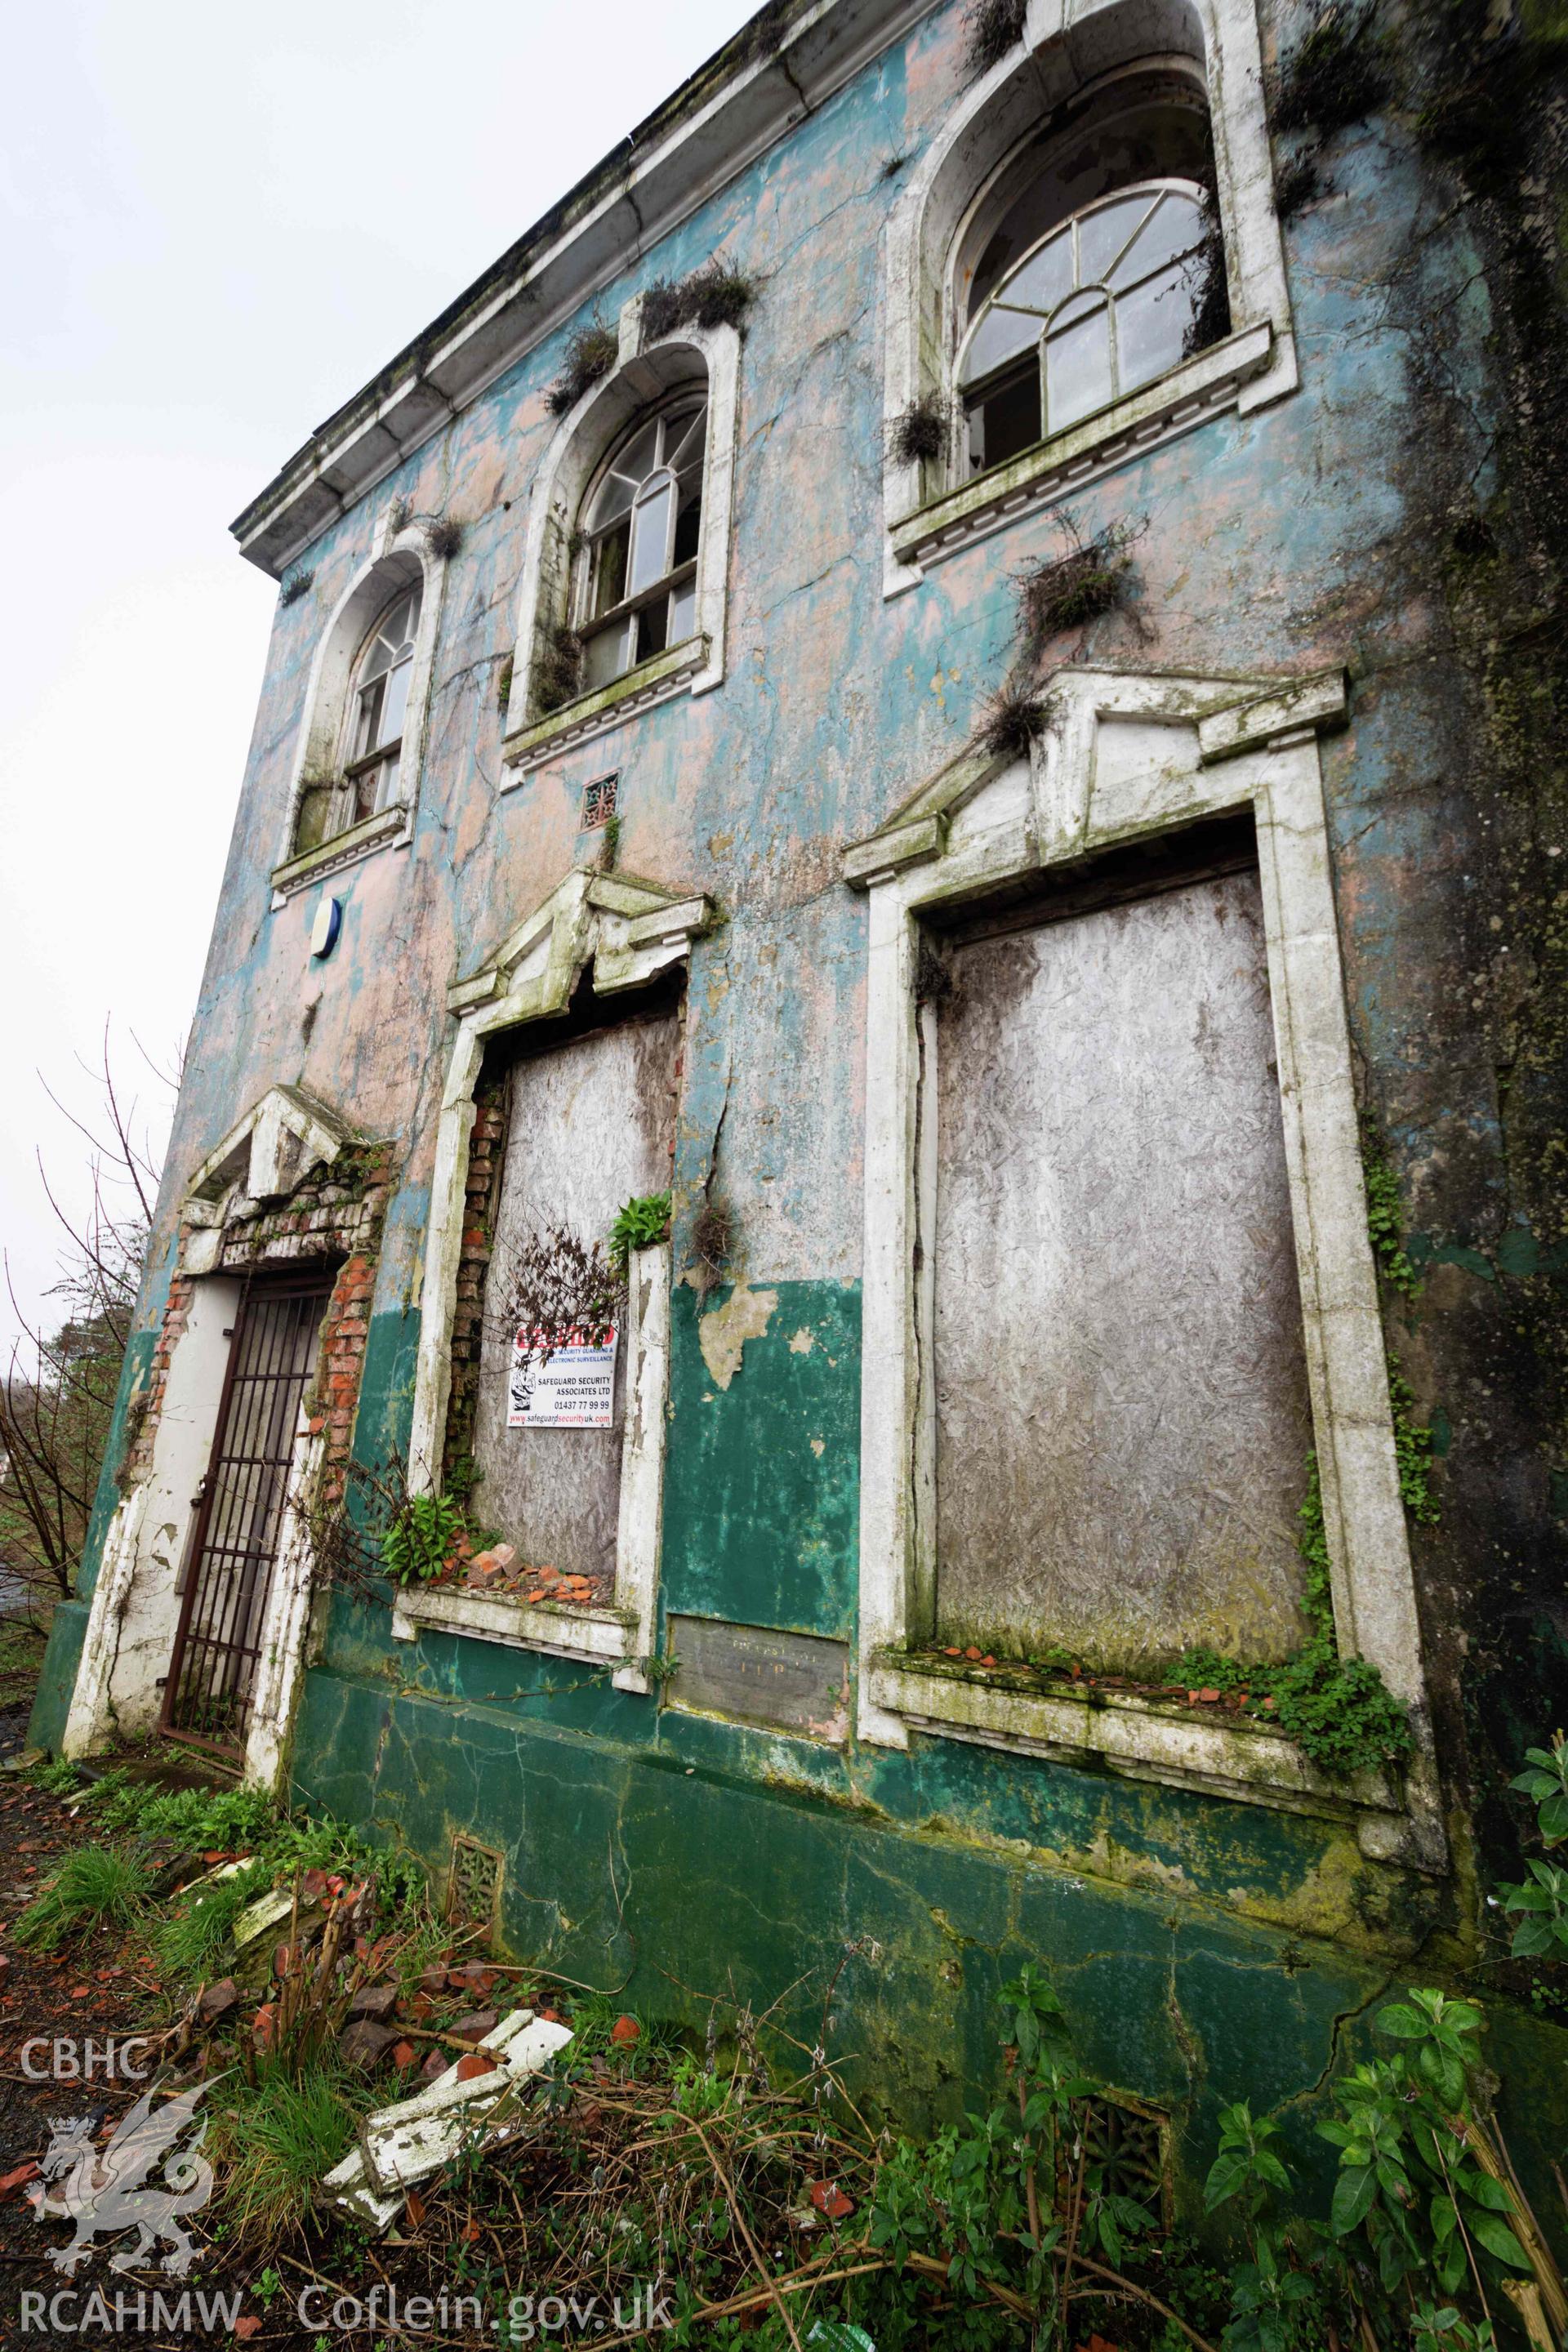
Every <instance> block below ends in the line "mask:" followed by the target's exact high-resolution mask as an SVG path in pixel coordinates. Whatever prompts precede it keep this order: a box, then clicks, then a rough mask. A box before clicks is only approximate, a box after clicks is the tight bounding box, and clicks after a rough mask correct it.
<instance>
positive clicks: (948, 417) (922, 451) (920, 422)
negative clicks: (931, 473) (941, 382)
mask: <svg viewBox="0 0 1568 2352" xmlns="http://www.w3.org/2000/svg"><path fill="white" fill-rule="evenodd" d="M951 424H952V404H951V402H949V401H945V400H943V399H942V398H941V397H940V396H939V395H938V394H936V393H934V392H927V393H922V394H921V397H920V399H919V400H911V401H910V404H909V406H908V407H907V408H906V409H905V410H904V411H903V413H902V415H899V416H895V417H894V419H893V421H892V423H891V424H890V425H889V427H888V455H889V457H890V458H891V459H892V461H893V463H894V465H895V466H919V465H921V464H923V463H924V462H925V461H926V460H927V459H929V458H932V457H941V456H942V451H943V450H944V449H945V448H946V447H947V436H948V430H949V427H950V425H951Z"/></svg>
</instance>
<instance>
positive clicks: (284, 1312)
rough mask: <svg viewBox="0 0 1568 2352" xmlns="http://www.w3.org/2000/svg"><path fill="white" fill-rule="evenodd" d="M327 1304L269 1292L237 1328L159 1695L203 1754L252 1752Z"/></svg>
mask: <svg viewBox="0 0 1568 2352" xmlns="http://www.w3.org/2000/svg"><path fill="white" fill-rule="evenodd" d="M330 1296H331V1293H330V1290H329V1287H328V1286H327V1284H326V1283H325V1282H324V1281H323V1280H322V1279H321V1276H310V1278H309V1279H308V1280H301V1281H300V1282H289V1283H278V1282H268V1283H267V1284H266V1285H265V1286H261V1285H258V1286H257V1287H256V1288H255V1289H252V1290H247V1292H246V1293H245V1294H244V1296H243V1297H242V1298H241V1300H240V1304H239V1312H238V1314H237V1317H236V1319H235V1325H234V1338H233V1340H232V1341H231V1343H230V1347H229V1355H228V1369H227V1370H226V1373H225V1375H224V1385H223V1395H222V1397H221V1398H220V1400H219V1402H218V1415H217V1429H216V1435H215V1437H214V1440H213V1451H212V1459H211V1461H210V1462H209V1464H208V1465H207V1474H206V1476H205V1479H204V1481H203V1486H202V1500H201V1504H200V1507H199V1508H198V1512H197V1516H196V1524H195V1528H194V1530H193V1533H192V1541H191V1548H190V1551H189V1553H188V1555H187V1565H186V1570H185V1585H184V1597H183V1599H182V1602H181V1607H180V1620H179V1625H178V1628H177V1630H176V1632H175V1634H174V1654H173V1655H172V1656H171V1658H170V1660H169V1674H168V1680H167V1682H166V1684H165V1685H164V1692H163V1729H164V1730H165V1731H168V1732H172V1733H174V1735H175V1736H176V1737H177V1738H181V1739H190V1740H195V1741H196V1742H198V1743H199V1744H200V1745H201V1746H203V1747H207V1748H226V1749H237V1748H241V1747H243V1745H244V1742H245V1736H246V1731H247V1727H248V1722H249V1716H250V1702H251V1695H252V1692H253V1690H254V1688H255V1683H256V1668H257V1663H258V1659H259V1657H260V1654H261V1629H262V1625H263V1623H264V1622H265V1620H266V1615H267V1603H268V1598H269V1597H270V1594H271V1591H272V1571H273V1568H274V1566H275V1564H276V1561H277V1558H278V1538H279V1530H280V1528H281V1525H282V1518H283V1502H284V1497H285V1495H286V1493H287V1490H288V1485H289V1468H290V1465H291V1464H292V1462H293V1457H294V1436H295V1432H296V1430H297V1428H298V1425H299V1419H300V1399H301V1397H302V1396H303V1395H304V1393H305V1389H306V1386H307V1384H308V1383H309V1381H310V1375H311V1373H312V1371H313V1370H314V1369H315V1362H316V1346H317V1337H318V1334H319V1332H320V1330H321V1318H322V1316H323V1315H324V1313H325V1312H326V1306H327V1300H328V1298H329V1297H330Z"/></svg>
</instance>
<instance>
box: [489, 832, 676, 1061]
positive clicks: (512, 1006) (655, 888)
mask: <svg viewBox="0 0 1568 2352" xmlns="http://www.w3.org/2000/svg"><path fill="white" fill-rule="evenodd" d="M712 919H713V908H712V904H711V902H710V899H709V898H707V897H706V896H705V895H704V894H703V893H702V892H701V891H689V890H686V891H679V890H669V889H666V888H665V887H663V885H662V884H660V883H658V882H649V881H647V879H645V878H644V877H642V876H640V875H634V874H605V873H602V872H600V871H599V869H598V868H597V867H595V866H574V867H573V868H572V870H571V872H570V873H569V874H567V875H566V876H565V877H563V879H562V880H561V881H560V882H559V883H557V885H556V887H555V888H554V889H553V890H552V892H551V893H550V896H549V897H548V898H546V899H545V900H544V902H543V904H542V906H539V907H536V908H534V910H533V912H532V914H531V915H530V916H529V917H528V918H527V919H526V920H525V921H523V922H521V923H520V924H519V925H518V927H517V929H515V930H514V931H513V932H511V934H510V937H509V938H508V939H507V940H505V941H504V943H503V944H502V946H501V947H500V949H499V950H498V951H497V952H496V954H495V955H493V956H492V957H491V958H490V960H489V962H487V963H486V964H485V965H484V966H483V967H482V969H481V970H479V971H477V972H475V973H474V974H473V976H472V978H471V979H468V980H460V981H458V982H456V984H455V985H454V986H453V987H451V988H450V989H448V990H447V1004H448V1006H449V1007H450V1009H451V1011H452V1012H454V1013H470V1012H474V1011H476V1010H478V1009H479V1008H480V1007H483V1008H485V1009H486V1011H487V1013H488V1012H489V1009H490V1008H492V1007H493V1008H495V1010H496V1011H497V1013H500V1011H501V1008H503V1007H504V1008H505V1010H504V1021H505V1022H506V1023H510V1022H513V1021H520V1020H530V1019H538V1018H539V1017H540V1016H541V1015H542V1014H547V1013H555V1012H560V1011H562V1010H563V1009H564V1007H565V1006H566V1005H567V1003H569V1002H570V1001H571V997H572V992H573V990H574V988H575V986H576V984H577V982H578V980H579V979H580V977H581V975H582V973H583V971H584V968H585V967H586V966H587V965H588V964H589V963H590V962H591V963H592V965H593V968H594V988H595V992H596V993H597V994H599V995H601V996H607V995H612V994H614V993H615V992H616V991H617V990H619V989H623V988H640V987H642V986H643V985H644V984H645V983H646V982H647V981H649V980H651V979H652V978H653V977H654V975H655V973H656V972H658V971H663V970H664V968H665V966H666V965H667V964H671V963H676V962H679V960H680V959H681V958H682V957H683V956H685V955H687V954H689V951H690V947H691V942H692V940H694V939H695V938H696V937H697V936H698V935H699V933H700V932H701V931H703V930H705V929H707V928H708V926H709V924H710V922H711V920H712ZM482 1025H484V1026H485V1027H487V1028H488V1027H489V1026H491V1025H501V1024H500V1023H498V1024H491V1022H490V1021H489V1020H488V1019H487V1020H486V1021H485V1023H484V1024H482Z"/></svg>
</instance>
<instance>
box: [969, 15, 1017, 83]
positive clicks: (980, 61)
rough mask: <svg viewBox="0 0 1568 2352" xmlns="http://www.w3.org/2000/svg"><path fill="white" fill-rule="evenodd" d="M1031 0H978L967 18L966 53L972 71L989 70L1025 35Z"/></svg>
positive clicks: (981, 71) (987, 71) (983, 71)
mask: <svg viewBox="0 0 1568 2352" xmlns="http://www.w3.org/2000/svg"><path fill="white" fill-rule="evenodd" d="M1028 13H1029V8H1028V0H975V5H974V6H973V8H971V9H970V10H969V12H968V14H967V15H966V16H965V17H964V19H963V33H964V40H963V55H964V59H965V62H966V63H967V65H968V66H969V68H970V70H971V72H972V73H989V72H990V70H991V68H992V67H993V66H994V65H1000V64H1001V62H1002V59H1003V58H1005V56H1006V54H1007V52H1008V50H1009V49H1013V48H1016V47H1017V45H1018V43H1019V42H1020V41H1021V40H1022V39H1023V37H1024V19H1025V17H1026V16H1027V15H1028Z"/></svg>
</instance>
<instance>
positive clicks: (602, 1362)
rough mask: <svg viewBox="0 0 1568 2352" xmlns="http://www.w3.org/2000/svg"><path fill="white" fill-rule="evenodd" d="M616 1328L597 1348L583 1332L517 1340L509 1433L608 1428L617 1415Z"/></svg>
mask: <svg viewBox="0 0 1568 2352" xmlns="http://www.w3.org/2000/svg"><path fill="white" fill-rule="evenodd" d="M619 1336H620V1335H619V1333H618V1332H617V1331H616V1329H615V1328H614V1326H613V1325H612V1327H611V1328H610V1329H609V1330H607V1331H606V1332H605V1333H604V1335H603V1338H602V1339H600V1335H599V1334H597V1333H595V1339H598V1340H599V1344H598V1345H596V1346H595V1345H591V1344H590V1343H589V1341H588V1339H587V1338H586V1337H585V1336H584V1334H583V1333H582V1332H580V1331H555V1332H547V1331H520V1332H519V1333H518V1334H517V1336H516V1338H515V1339H513V1341H512V1349H511V1374H510V1381H509V1384H508V1391H507V1413H506V1425H507V1427H508V1428H509V1429H609V1428H610V1427H612V1426H613V1424H614V1422H615V1412H616V1343H617V1341H618V1339H619Z"/></svg>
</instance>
